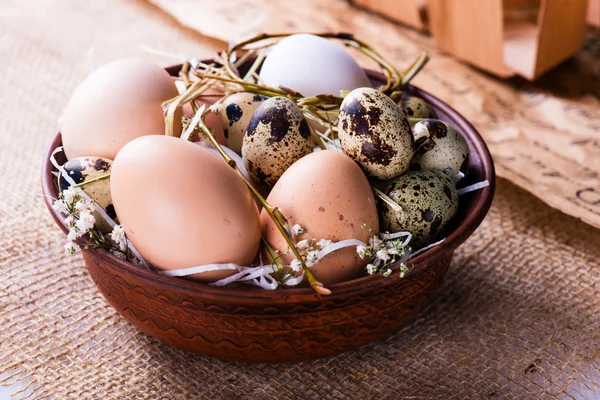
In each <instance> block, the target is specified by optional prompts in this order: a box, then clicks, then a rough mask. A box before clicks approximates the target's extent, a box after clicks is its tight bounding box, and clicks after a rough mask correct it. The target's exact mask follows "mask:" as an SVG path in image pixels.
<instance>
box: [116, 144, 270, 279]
mask: <svg viewBox="0 0 600 400" xmlns="http://www.w3.org/2000/svg"><path fill="white" fill-rule="evenodd" d="M110 186H111V193H112V198H113V204H114V206H115V210H116V212H117V215H119V220H120V221H121V224H122V225H123V227H124V229H125V233H126V234H127V238H128V239H129V240H131V242H132V243H133V245H134V246H135V247H136V248H137V250H138V251H139V252H140V254H141V255H142V256H143V257H144V258H145V259H146V260H147V261H148V262H149V263H151V264H152V265H153V266H155V267H156V268H159V269H162V270H176V269H184V268H190V267H194V266H201V265H206V264H213V263H235V264H237V265H241V266H246V265H249V264H250V263H251V262H252V261H253V260H254V258H255V256H256V254H257V252H258V247H259V244H260V222H259V215H258V209H257V207H256V203H255V202H254V200H253V198H252V195H251V194H250V191H249V190H248V189H247V188H246V186H245V185H244V183H243V182H242V180H241V179H240V178H239V177H238V176H237V174H236V173H235V172H234V170H233V169H232V168H231V167H229V166H228V165H227V163H225V162H224V161H223V160H221V159H219V157H217V156H216V155H214V154H212V153H211V152H210V151H209V150H207V149H205V148H203V147H201V146H198V145H196V144H194V143H190V142H186V141H184V140H182V139H179V138H174V137H167V136H144V137H140V138H138V139H135V140H133V141H132V142H130V143H128V144H127V145H126V146H125V147H123V149H122V150H121V151H120V152H119V154H118V155H117V157H116V159H115V161H114V163H113V167H112V174H111V182H110ZM235 272H237V271H235V270H221V271H209V272H203V273H200V274H195V275H191V276H190V278H192V279H196V280H198V281H202V282H213V281H216V280H219V279H222V278H225V277H227V276H230V275H232V274H233V273H235Z"/></svg>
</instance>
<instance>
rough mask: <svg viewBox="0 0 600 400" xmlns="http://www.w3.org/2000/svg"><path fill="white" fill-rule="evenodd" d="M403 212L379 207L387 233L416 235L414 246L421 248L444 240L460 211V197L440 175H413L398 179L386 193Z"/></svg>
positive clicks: (384, 206)
mask: <svg viewBox="0 0 600 400" xmlns="http://www.w3.org/2000/svg"><path fill="white" fill-rule="evenodd" d="M386 194H387V195H388V196H389V197H390V198H391V199H392V200H394V201H395V202H396V203H397V204H398V205H399V206H400V207H402V212H398V211H395V210H393V209H392V208H391V207H390V206H389V205H388V204H387V203H385V202H381V203H380V204H379V221H380V223H381V224H382V227H383V229H382V230H384V231H388V232H400V231H408V232H410V233H412V235H413V238H412V240H411V246H412V247H413V248H415V247H421V246H423V245H425V244H428V243H432V242H434V241H435V240H436V239H439V238H440V236H439V235H440V234H441V233H442V232H443V231H444V228H445V227H446V225H447V224H448V222H450V221H451V220H452V218H453V217H454V215H455V214H456V211H457V209H458V194H457V192H456V188H455V186H454V183H453V181H452V179H450V178H449V177H448V176H446V175H444V174H443V173H442V172H439V171H432V170H427V169H424V170H421V171H410V172H407V173H406V174H404V175H402V176H400V177H398V178H396V179H394V180H393V181H392V182H391V183H390V186H388V188H387V190H386Z"/></svg>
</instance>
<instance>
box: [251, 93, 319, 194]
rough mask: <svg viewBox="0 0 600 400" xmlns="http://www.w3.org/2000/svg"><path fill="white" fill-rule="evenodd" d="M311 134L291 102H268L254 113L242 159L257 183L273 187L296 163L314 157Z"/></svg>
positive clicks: (277, 99)
mask: <svg viewBox="0 0 600 400" xmlns="http://www.w3.org/2000/svg"><path fill="white" fill-rule="evenodd" d="M310 134H311V131H310V127H309V125H308V122H306V119H304V116H303V115H302V112H300V109H298V107H297V106H296V105H295V104H294V103H293V102H292V101H291V100H289V99H288V98H286V97H272V98H270V99H268V100H265V101H264V102H263V103H262V104H261V105H260V106H259V107H258V108H257V109H256V111H255V112H254V115H253V116H252V119H251V120H250V123H249V124H248V128H247V129H246V134H245V135H244V142H243V145H242V159H243V160H244V165H245V166H246V169H247V170H248V172H249V173H250V175H251V176H252V179H253V180H254V182H257V183H260V184H263V185H266V186H273V185H274V184H275V182H277V180H278V179H279V177H281V175H282V174H283V173H284V172H285V170H286V169H288V168H289V167H290V166H291V165H292V164H293V163H294V162H295V161H297V160H299V159H300V158H302V157H304V156H305V155H307V154H310V153H312V151H313V147H314V144H313V141H312V139H311V136H310Z"/></svg>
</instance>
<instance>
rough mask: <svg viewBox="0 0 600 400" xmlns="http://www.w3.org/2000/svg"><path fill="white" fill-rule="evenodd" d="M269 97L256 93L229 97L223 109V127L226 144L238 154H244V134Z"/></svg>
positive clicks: (224, 102) (241, 93)
mask: <svg viewBox="0 0 600 400" xmlns="http://www.w3.org/2000/svg"><path fill="white" fill-rule="evenodd" d="M267 99H268V97H267V96H263V95H260V94H256V93H249V92H238V93H234V94H232V95H229V96H227V97H226V98H225V100H224V101H223V107H221V112H220V113H219V115H220V116H221V126H222V127H223V134H224V136H225V144H226V145H227V146H228V147H229V148H230V149H231V150H233V151H235V152H236V153H238V154H242V143H243V141H244V133H246V128H247V127H248V124H249V123H250V120H251V119H252V115H254V112H255V111H256V109H257V108H258V106H260V105H261V104H262V103H263V101H265V100H267Z"/></svg>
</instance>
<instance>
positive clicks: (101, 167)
mask: <svg viewBox="0 0 600 400" xmlns="http://www.w3.org/2000/svg"><path fill="white" fill-rule="evenodd" d="M111 166H112V160H109V159H108V158H103V157H76V158H73V159H71V160H69V161H67V163H65V164H64V165H63V166H62V168H61V171H60V175H59V178H58V187H59V189H60V191H61V192H62V191H63V190H67V189H68V188H70V187H71V183H70V182H68V181H67V179H66V178H65V177H64V176H63V174H64V173H66V174H67V175H68V176H69V177H70V178H71V179H72V180H73V181H74V182H75V184H76V185H78V184H81V183H85V182H89V181H92V180H93V179H96V178H100V177H103V176H106V175H110V170H111ZM63 171H64V172H63ZM81 189H82V190H83V191H84V192H85V193H87V195H88V196H90V197H91V198H92V200H94V201H95V202H96V203H97V204H98V205H99V206H100V207H102V208H103V209H104V211H106V214H108V216H109V217H111V218H112V219H113V220H117V214H116V213H115V208H114V206H113V203H112V198H111V195H110V178H106V179H101V180H98V181H95V182H91V183H89V184H87V185H84V186H83V187H82V188H81ZM94 217H95V218H96V228H97V229H99V230H100V231H101V232H110V231H111V230H112V228H111V227H110V225H109V224H108V223H107V222H106V221H105V220H104V218H102V216H101V215H100V214H99V213H98V212H95V213H94Z"/></svg>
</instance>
